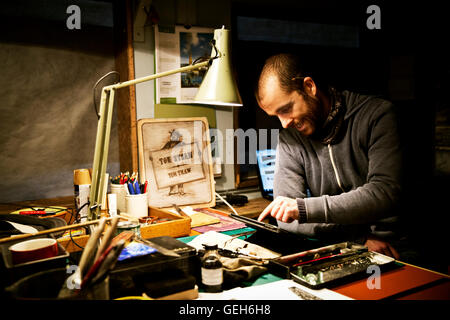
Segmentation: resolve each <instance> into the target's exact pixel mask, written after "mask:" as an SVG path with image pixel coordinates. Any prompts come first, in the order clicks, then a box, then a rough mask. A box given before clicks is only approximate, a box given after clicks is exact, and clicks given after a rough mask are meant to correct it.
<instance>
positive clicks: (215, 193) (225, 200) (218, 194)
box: [215, 192, 239, 215]
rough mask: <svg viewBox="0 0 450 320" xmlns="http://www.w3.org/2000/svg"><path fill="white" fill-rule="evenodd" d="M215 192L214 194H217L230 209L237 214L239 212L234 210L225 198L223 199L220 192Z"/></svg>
mask: <svg viewBox="0 0 450 320" xmlns="http://www.w3.org/2000/svg"><path fill="white" fill-rule="evenodd" d="M215 194H216V196H218V197H219V198H220V200H222V201H223V202H225V204H226V205H227V206H229V207H230V209H231V210H232V211H233V212H234V213H235V214H236V215H239V214H238V213H237V212H236V210H234V208H233V206H232V205H231V204H229V203H228V202H227V200H225V199H224V198H223V197H222V196H221V195H220V194H218V193H217V192H215Z"/></svg>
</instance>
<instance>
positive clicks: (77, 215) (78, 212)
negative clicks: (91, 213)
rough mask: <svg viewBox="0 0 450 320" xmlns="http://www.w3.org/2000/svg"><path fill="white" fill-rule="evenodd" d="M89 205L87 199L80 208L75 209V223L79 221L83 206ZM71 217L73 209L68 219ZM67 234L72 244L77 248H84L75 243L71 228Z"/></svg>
mask: <svg viewBox="0 0 450 320" xmlns="http://www.w3.org/2000/svg"><path fill="white" fill-rule="evenodd" d="M87 205H89V201H88V202H85V203H84V204H83V205H82V206H81V207H80V208H78V209H77V213H76V215H75V221H74V222H75V223H78V222H79V217H80V211H81V209H83V208H84V207H85V206H87ZM72 217H73V210H72V213H71V216H70V219H71V220H72ZM69 236H70V240H71V241H72V242H73V244H74V245H76V246H77V247H78V248H80V249H81V250H83V249H84V247H82V246H80V245H79V244H78V243H76V241H75V239H74V238H73V237H72V229H70V230H69Z"/></svg>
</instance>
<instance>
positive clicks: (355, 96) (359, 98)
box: [342, 90, 378, 120]
mask: <svg viewBox="0 0 450 320" xmlns="http://www.w3.org/2000/svg"><path fill="white" fill-rule="evenodd" d="M342 95H343V96H344V101H345V106H346V108H347V109H346V112H345V116H344V119H345V120H347V119H348V118H349V117H351V116H352V115H353V114H354V113H355V112H357V111H358V110H359V109H360V108H361V107H362V106H363V105H364V104H365V103H366V102H367V101H369V100H372V99H376V98H378V97H377V96H369V95H363V94H359V93H354V92H350V91H348V90H344V91H342Z"/></svg>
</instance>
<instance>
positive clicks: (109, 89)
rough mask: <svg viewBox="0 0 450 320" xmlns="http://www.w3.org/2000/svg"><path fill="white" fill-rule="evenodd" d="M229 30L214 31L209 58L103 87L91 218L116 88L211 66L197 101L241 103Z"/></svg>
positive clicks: (100, 184)
mask: <svg viewBox="0 0 450 320" xmlns="http://www.w3.org/2000/svg"><path fill="white" fill-rule="evenodd" d="M229 33H230V32H229V30H226V29H224V28H223V27H222V29H217V30H215V31H214V43H213V44H214V46H213V49H212V52H211V57H210V58H209V59H208V60H207V61H204V62H199V63H196V64H194V65H190V66H186V67H182V68H179V69H175V70H171V71H166V72H161V73H157V74H154V75H150V76H146V77H142V78H138V79H134V80H129V81H125V82H121V83H117V84H114V85H110V86H106V87H103V89H102V95H101V100H100V108H99V120H98V127H97V137H96V142H95V153H94V163H93V166H92V184H91V191H90V196H89V202H90V210H89V216H88V220H95V219H97V218H99V217H100V214H99V213H100V209H101V208H100V206H101V199H102V195H103V193H104V191H105V190H104V187H105V185H106V183H105V181H104V180H105V175H106V166H107V162H108V152H109V140H110V133H111V120H112V114H113V107H114V96H115V91H116V90H117V89H120V88H124V87H128V86H131V85H135V84H138V83H141V82H146V81H150V80H154V79H157V78H161V77H165V76H169V75H171V74H175V73H179V72H188V71H192V70H196V69H200V68H202V67H209V69H208V71H207V73H206V75H205V77H204V79H203V82H202V84H201V85H200V88H199V90H198V93H197V95H196V97H195V99H194V100H195V101H194V103H202V104H209V105H221V106H242V100H241V97H240V95H239V91H238V89H237V85H236V81H235V79H234V76H233V74H232V72H231V56H230V51H229V42H230V41H229Z"/></svg>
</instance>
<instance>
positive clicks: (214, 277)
mask: <svg viewBox="0 0 450 320" xmlns="http://www.w3.org/2000/svg"><path fill="white" fill-rule="evenodd" d="M203 246H204V247H205V254H204V256H203V258H202V284H203V288H204V290H205V291H206V292H221V291H222V283H223V268H222V262H220V259H219V253H218V249H217V244H214V245H209V244H208V245H206V244H204V245H203Z"/></svg>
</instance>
